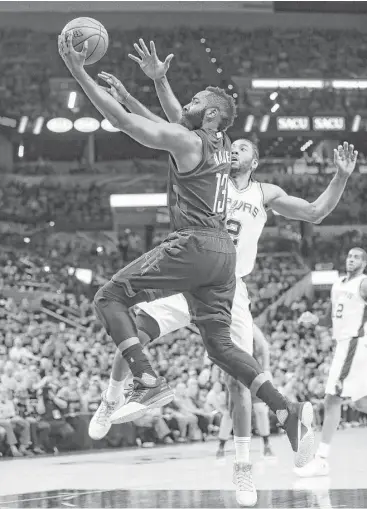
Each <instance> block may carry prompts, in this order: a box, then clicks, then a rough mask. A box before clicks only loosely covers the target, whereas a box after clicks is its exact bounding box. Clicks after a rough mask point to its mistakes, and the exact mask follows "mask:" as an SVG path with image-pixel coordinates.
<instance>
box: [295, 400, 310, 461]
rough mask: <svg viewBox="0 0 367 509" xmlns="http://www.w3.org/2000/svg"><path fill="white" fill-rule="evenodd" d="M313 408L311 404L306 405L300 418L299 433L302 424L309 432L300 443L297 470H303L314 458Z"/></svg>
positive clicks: (296, 456) (296, 455) (297, 454)
mask: <svg viewBox="0 0 367 509" xmlns="http://www.w3.org/2000/svg"><path fill="white" fill-rule="evenodd" d="M313 417H314V414H313V408H312V405H311V403H310V402H307V403H304V404H303V406H302V410H301V415H300V416H299V419H300V422H299V424H298V433H299V434H300V433H301V423H302V424H303V425H304V426H306V428H307V432H306V434H305V435H304V437H303V438H302V439H301V440H300V441H299V447H298V451H297V452H296V454H295V459H294V463H295V465H296V467H297V468H302V467H304V466H305V465H307V463H309V462H310V461H311V460H312V458H313V457H314V446H315V434H314V431H313V429H312V422H313Z"/></svg>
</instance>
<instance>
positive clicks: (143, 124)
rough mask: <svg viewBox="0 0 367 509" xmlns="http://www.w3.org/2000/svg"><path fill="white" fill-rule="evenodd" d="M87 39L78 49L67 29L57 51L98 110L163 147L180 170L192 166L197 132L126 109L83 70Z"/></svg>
mask: <svg viewBox="0 0 367 509" xmlns="http://www.w3.org/2000/svg"><path fill="white" fill-rule="evenodd" d="M87 48H88V46H87V43H85V44H84V47H83V50H82V51H81V52H80V53H78V52H77V51H75V49H74V48H73V45H72V36H71V34H70V33H66V34H65V35H62V36H59V53H60V55H61V57H62V59H63V60H64V62H65V64H66V66H67V67H68V69H69V70H70V72H71V74H72V75H73V76H74V78H75V79H76V81H78V83H79V84H80V86H81V87H82V88H83V90H84V92H85V93H86V95H87V96H88V97H89V99H90V101H91V102H92V103H93V104H94V106H95V107H96V108H97V109H98V111H100V112H101V114H102V115H103V116H104V117H105V118H107V120H109V121H110V122H111V124H112V125H113V126H114V127H116V128H117V129H119V130H120V131H122V132H124V133H126V134H128V135H129V136H130V137H131V138H133V139H134V140H136V141H138V142H139V143H141V144H142V145H145V146H146V147H150V148H155V149H160V150H167V151H168V152H170V153H171V154H172V155H173V157H174V158H175V160H176V163H177V167H178V170H179V171H180V172H183V173H184V172H188V171H191V170H192V169H194V168H195V167H196V166H197V165H198V164H199V162H200V161H201V158H202V141H201V138H200V137H199V136H197V135H196V134H195V133H194V132H191V131H190V130H189V129H187V128H186V127H184V126H182V125H179V124H168V123H167V124H166V123H159V124H157V123H155V122H152V121H151V120H148V119H146V118H143V117H141V116H139V115H135V114H134V113H128V112H127V111H126V110H125V109H124V108H123V107H122V105H121V104H120V103H119V102H118V101H116V99H114V98H113V97H112V96H111V95H110V94H109V93H108V92H107V91H106V90H104V88H103V87H100V86H99V85H98V84H97V83H96V82H95V81H94V80H93V79H92V78H91V77H90V76H89V74H88V73H87V72H86V71H85V69H84V62H85V57H86V52H87Z"/></svg>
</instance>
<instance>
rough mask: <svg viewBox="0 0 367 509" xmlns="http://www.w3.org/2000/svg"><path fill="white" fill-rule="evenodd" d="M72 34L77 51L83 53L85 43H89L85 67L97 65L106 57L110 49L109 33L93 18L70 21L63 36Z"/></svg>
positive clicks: (62, 33)
mask: <svg viewBox="0 0 367 509" xmlns="http://www.w3.org/2000/svg"><path fill="white" fill-rule="evenodd" d="M69 32H70V33H71V34H72V45H73V48H74V49H75V51H78V52H81V51H82V50H83V47H84V43H85V42H88V47H87V52H86V55H85V61H84V65H91V64H95V63H96V62H98V61H99V60H101V58H102V57H103V56H104V55H105V53H106V51H107V48H108V33H107V30H106V29H105V27H104V26H103V25H102V24H101V23H100V22H99V21H97V20H96V19H93V18H76V19H73V20H72V21H69V23H68V24H67V25H65V27H64V28H63V30H62V32H61V35H62V36H65V34H67V33H69Z"/></svg>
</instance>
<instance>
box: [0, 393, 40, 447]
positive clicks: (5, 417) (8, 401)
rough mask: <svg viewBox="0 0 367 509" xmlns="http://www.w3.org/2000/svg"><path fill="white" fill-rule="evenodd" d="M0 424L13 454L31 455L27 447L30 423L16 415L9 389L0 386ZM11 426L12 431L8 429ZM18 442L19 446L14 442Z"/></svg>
mask: <svg viewBox="0 0 367 509" xmlns="http://www.w3.org/2000/svg"><path fill="white" fill-rule="evenodd" d="M0 425H1V426H2V427H3V428H4V429H5V431H6V433H7V439H8V444H9V446H10V449H11V452H12V455H13V456H19V455H20V456H33V453H32V452H31V451H30V450H29V449H28V447H29V446H30V445H31V436H30V424H29V422H27V421H26V420H25V419H23V418H22V417H20V415H17V412H16V408H15V405H14V403H13V400H12V397H11V396H10V391H9V390H6V389H4V388H0ZM9 425H10V426H11V428H12V432H13V433H12V432H11V431H10V429H9ZM17 441H18V442H19V448H17V447H16V446H15V444H16V443H17Z"/></svg>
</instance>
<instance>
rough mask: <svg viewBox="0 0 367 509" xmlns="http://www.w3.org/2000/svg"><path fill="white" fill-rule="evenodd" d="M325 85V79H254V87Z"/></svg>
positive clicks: (316, 86) (309, 86)
mask: <svg viewBox="0 0 367 509" xmlns="http://www.w3.org/2000/svg"><path fill="white" fill-rule="evenodd" d="M324 86H325V82H324V81H323V80H298V79H296V80H290V79H287V80H271V79H269V80H268V79H254V80H252V88H324Z"/></svg>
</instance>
